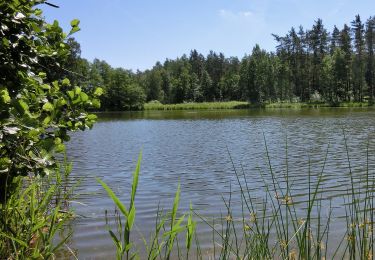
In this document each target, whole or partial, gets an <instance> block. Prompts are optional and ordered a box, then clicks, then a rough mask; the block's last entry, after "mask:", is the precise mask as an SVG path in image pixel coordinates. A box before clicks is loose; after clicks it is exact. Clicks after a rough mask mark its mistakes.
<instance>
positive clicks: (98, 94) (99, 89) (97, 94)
mask: <svg viewBox="0 0 375 260" xmlns="http://www.w3.org/2000/svg"><path fill="white" fill-rule="evenodd" d="M101 95H103V89H102V88H96V89H95V92H94V96H97V97H100V96H101Z"/></svg>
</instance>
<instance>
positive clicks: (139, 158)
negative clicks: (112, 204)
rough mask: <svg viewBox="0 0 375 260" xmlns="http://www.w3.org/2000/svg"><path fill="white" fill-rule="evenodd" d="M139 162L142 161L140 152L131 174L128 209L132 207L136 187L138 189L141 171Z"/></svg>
mask: <svg viewBox="0 0 375 260" xmlns="http://www.w3.org/2000/svg"><path fill="white" fill-rule="evenodd" d="M141 161H142V151H141V152H140V153H139V155H138V161H137V166H136V167H135V171H134V173H133V184H132V193H131V197H130V207H132V206H133V205H134V199H135V194H136V192H137V187H138V179H139V171H140V170H141Z"/></svg>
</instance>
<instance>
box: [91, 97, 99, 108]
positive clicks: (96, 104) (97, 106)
mask: <svg viewBox="0 0 375 260" xmlns="http://www.w3.org/2000/svg"><path fill="white" fill-rule="evenodd" d="M92 106H93V107H94V108H100V101H99V99H96V98H94V99H93V100H92Z"/></svg>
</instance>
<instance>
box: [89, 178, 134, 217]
mask: <svg viewBox="0 0 375 260" xmlns="http://www.w3.org/2000/svg"><path fill="white" fill-rule="evenodd" d="M96 181H97V182H99V183H100V184H101V185H102V186H103V188H104V189H105V190H106V191H107V193H108V195H109V197H110V198H111V199H112V200H113V202H114V203H115V204H116V206H117V207H118V208H119V210H120V211H121V212H122V214H124V215H125V216H126V217H128V215H129V212H128V211H127V209H126V207H125V205H124V204H122V202H121V201H120V200H119V198H118V197H117V196H116V194H115V193H114V192H113V191H112V190H111V188H110V187H108V186H107V184H105V182H103V181H102V180H101V179H99V178H96Z"/></svg>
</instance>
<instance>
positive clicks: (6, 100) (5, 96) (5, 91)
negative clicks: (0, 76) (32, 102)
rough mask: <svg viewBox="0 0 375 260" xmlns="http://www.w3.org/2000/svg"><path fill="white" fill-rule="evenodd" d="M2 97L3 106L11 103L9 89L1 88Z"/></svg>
mask: <svg viewBox="0 0 375 260" xmlns="http://www.w3.org/2000/svg"><path fill="white" fill-rule="evenodd" d="M0 97H1V102H2V103H3V104H9V103H10V100H11V98H10V96H9V92H8V89H7V88H4V87H1V88H0Z"/></svg>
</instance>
